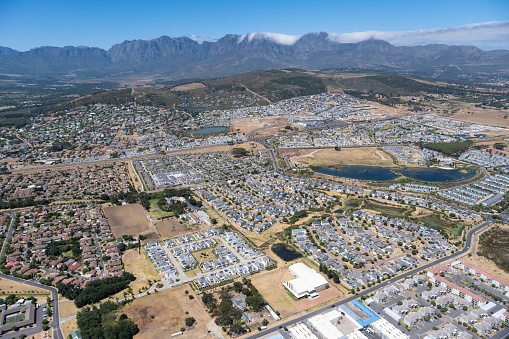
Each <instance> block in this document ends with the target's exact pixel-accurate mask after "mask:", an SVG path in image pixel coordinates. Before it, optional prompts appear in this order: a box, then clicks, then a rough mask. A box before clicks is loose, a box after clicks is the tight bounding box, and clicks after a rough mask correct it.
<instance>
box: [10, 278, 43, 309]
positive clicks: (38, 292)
mask: <svg viewBox="0 0 509 339" xmlns="http://www.w3.org/2000/svg"><path fill="white" fill-rule="evenodd" d="M9 294H16V295H17V296H20V297H30V296H33V297H35V298H37V301H38V302H39V303H41V302H45V301H46V297H47V296H49V295H50V293H49V292H48V291H46V290H43V289H40V288H37V287H32V286H29V285H25V284H22V283H18V282H14V281H11V280H8V279H2V278H0V296H2V295H4V296H5V295H9Z"/></svg>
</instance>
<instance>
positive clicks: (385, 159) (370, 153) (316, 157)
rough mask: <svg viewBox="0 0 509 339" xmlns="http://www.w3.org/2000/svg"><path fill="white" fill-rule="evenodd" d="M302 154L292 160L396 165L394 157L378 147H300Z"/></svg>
mask: <svg viewBox="0 0 509 339" xmlns="http://www.w3.org/2000/svg"><path fill="white" fill-rule="evenodd" d="M299 151H300V153H301V155H299V156H292V157H291V158H290V161H291V162H292V163H294V164H297V165H305V166H337V165H378V166H394V163H393V161H392V158H391V157H390V156H389V155H387V154H386V153H385V152H383V151H380V150H379V149H377V148H376V147H360V148H341V150H340V151H336V150H335V149H333V148H326V149H318V150H317V149H300V150H299Z"/></svg>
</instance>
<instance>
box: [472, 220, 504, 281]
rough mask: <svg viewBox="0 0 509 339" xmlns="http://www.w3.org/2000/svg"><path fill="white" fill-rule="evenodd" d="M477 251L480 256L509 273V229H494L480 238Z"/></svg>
mask: <svg viewBox="0 0 509 339" xmlns="http://www.w3.org/2000/svg"><path fill="white" fill-rule="evenodd" d="M479 250H480V253H481V254H482V256H484V257H485V258H486V259H488V260H491V261H493V262H494V263H495V265H497V267H499V268H501V269H502V270H504V271H506V272H508V273H509V227H507V225H504V226H503V227H494V228H492V229H490V230H489V231H486V232H484V233H483V234H481V236H480V241H479Z"/></svg>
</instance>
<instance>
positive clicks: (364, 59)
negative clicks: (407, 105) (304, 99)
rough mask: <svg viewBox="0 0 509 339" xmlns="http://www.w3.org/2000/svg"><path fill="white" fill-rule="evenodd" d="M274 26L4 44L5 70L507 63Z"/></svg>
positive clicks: (76, 74)
mask: <svg viewBox="0 0 509 339" xmlns="http://www.w3.org/2000/svg"><path fill="white" fill-rule="evenodd" d="M287 37H288V36H284V35H281V34H275V33H250V34H248V35H236V34H228V35H225V36H224V37H222V38H220V39H218V40H215V41H203V42H201V43H199V42H197V41H195V40H193V39H191V38H188V37H178V38H171V37H168V36H161V37H159V38H157V39H152V40H133V41H124V42H122V43H119V44H115V45H113V46H112V47H111V48H110V49H109V50H104V49H101V48H96V47H83V46H79V47H71V46H66V47H38V48H34V49H31V50H29V51H26V52H19V51H16V50H13V49H10V48H7V47H0V75H1V76H3V77H13V76H16V77H19V76H23V77H34V78H47V79H69V80H72V79H74V80H76V79H77V80H80V79H82V80H85V79H90V78H104V79H106V78H108V79H115V78H118V79H120V78H125V77H131V78H136V77H139V78H141V77H151V78H157V79H167V80H178V79H190V78H210V77H221V76H229V75H234V74H239V73H242V72H247V71H252V70H268V69H283V68H300V69H307V70H317V69H320V70H324V69H352V68H357V69H371V70H377V71H388V72H391V71H394V72H409V73H415V74H423V73H433V72H437V71H439V72H440V71H444V70H446V69H448V68H453V69H461V70H462V71H465V72H469V71H477V70H479V69H480V67H481V68H482V69H483V70H484V71H486V70H490V71H507V70H508V69H509V51H507V50H494V51H483V50H481V49H479V48H477V47H473V46H449V45H442V44H431V45H425V46H411V47H407V46H394V45H391V44H390V43H388V42H386V41H382V40H374V39H370V40H365V41H361V42H357V43H340V42H337V41H334V39H333V38H332V37H331V35H330V34H329V33H325V32H320V33H308V34H304V35H301V36H296V37H292V38H291V39H288V38H287Z"/></svg>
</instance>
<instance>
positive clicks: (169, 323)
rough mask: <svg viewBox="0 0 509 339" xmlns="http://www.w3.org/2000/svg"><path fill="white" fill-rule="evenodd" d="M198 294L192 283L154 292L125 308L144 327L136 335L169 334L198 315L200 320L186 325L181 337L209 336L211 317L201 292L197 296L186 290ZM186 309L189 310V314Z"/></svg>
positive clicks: (125, 311) (143, 336)
mask: <svg viewBox="0 0 509 339" xmlns="http://www.w3.org/2000/svg"><path fill="white" fill-rule="evenodd" d="M185 290H188V291H189V294H190V295H195V294H194V292H193V290H192V289H191V288H190V287H189V286H188V285H183V286H178V287H176V288H173V289H170V290H166V291H163V292H158V293H155V294H151V295H149V296H147V297H143V298H139V299H136V300H134V301H133V302H132V303H130V304H128V305H126V306H125V307H124V308H123V309H122V313H125V314H126V315H127V316H128V317H129V318H131V319H133V321H134V322H135V323H136V324H137V325H138V327H139V328H140V333H138V334H137V335H136V336H135V338H136V339H145V338H146V339H152V338H169V337H170V335H171V334H172V333H175V332H178V331H180V328H181V327H186V326H185V318H187V317H194V318H195V319H196V323H195V325H194V326H193V327H192V328H186V330H185V332H184V334H183V335H182V336H180V338H193V339H194V338H208V337H210V335H209V334H208V328H207V324H208V323H209V322H210V320H211V318H210V316H209V315H208V314H207V312H206V311H205V309H204V308H203V306H202V304H201V301H199V298H200V296H199V295H198V296H196V295H195V298H194V299H193V300H190V299H189V296H188V295H186V294H185ZM186 311H187V312H189V314H186Z"/></svg>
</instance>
